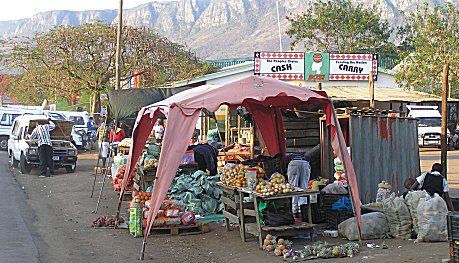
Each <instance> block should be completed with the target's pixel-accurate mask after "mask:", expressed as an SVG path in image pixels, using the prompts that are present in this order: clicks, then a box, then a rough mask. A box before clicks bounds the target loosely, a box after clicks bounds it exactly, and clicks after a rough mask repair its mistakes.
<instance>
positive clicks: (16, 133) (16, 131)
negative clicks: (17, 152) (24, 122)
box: [12, 122, 19, 136]
mask: <svg viewBox="0 0 459 263" xmlns="http://www.w3.org/2000/svg"><path fill="white" fill-rule="evenodd" d="M18 131H19V122H15V123H14V127H13V132H12V134H13V135H16V136H17V135H18Z"/></svg>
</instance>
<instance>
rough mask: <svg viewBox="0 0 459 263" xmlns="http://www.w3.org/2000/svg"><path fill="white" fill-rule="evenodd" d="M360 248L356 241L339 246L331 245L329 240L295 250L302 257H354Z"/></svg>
mask: <svg viewBox="0 0 459 263" xmlns="http://www.w3.org/2000/svg"><path fill="white" fill-rule="evenodd" d="M359 248H360V246H359V244H357V243H354V242H350V243H347V244H344V245H339V246H331V245H329V244H328V243H327V242H318V243H315V244H313V245H307V246H305V247H304V248H303V249H301V250H297V251H295V255H297V257H300V258H308V259H313V258H341V257H353V256H354V255H355V254H357V253H359Z"/></svg>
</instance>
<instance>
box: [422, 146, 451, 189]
mask: <svg viewBox="0 0 459 263" xmlns="http://www.w3.org/2000/svg"><path fill="white" fill-rule="evenodd" d="M440 155H441V151H440V150H438V149H429V148H421V151H420V153H419V156H420V160H421V171H424V172H425V171H430V168H431V167H432V164H433V163H435V162H438V163H439V162H440ZM447 156H448V159H447V160H448V185H449V188H450V196H451V197H454V198H459V150H455V151H448V153H447Z"/></svg>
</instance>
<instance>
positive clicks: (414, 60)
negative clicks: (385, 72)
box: [396, 4, 459, 98]
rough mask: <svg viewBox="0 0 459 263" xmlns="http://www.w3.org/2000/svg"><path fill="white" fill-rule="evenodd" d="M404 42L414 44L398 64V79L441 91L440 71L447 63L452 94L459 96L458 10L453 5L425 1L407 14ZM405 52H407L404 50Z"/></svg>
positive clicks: (402, 83) (421, 87)
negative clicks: (430, 3) (407, 25)
mask: <svg viewBox="0 0 459 263" xmlns="http://www.w3.org/2000/svg"><path fill="white" fill-rule="evenodd" d="M408 21H409V27H408V30H407V43H408V44H409V45H411V46H412V47H413V48H414V51H410V52H409V54H407V57H406V58H405V60H404V61H403V62H402V64H401V65H400V68H399V70H398V72H397V74H396V80H397V82H398V83H400V84H401V85H403V86H405V87H409V88H413V89H415V90H418V91H423V92H428V93H432V94H437V95H439V94H441V84H442V71H443V66H444V65H445V64H449V65H450V77H449V81H450V84H451V88H452V89H451V90H452V92H451V94H452V96H453V97H456V98H457V97H458V95H459V93H458V91H457V90H458V88H459V85H458V84H459V83H458V71H459V31H458V29H459V12H458V10H457V9H456V8H455V7H454V6H453V5H452V4H447V5H445V6H443V7H440V6H436V7H431V6H429V5H428V4H425V5H424V6H423V7H421V8H418V9H417V11H416V12H415V13H413V14H411V15H410V16H409V17H408ZM407 53H408V52H407Z"/></svg>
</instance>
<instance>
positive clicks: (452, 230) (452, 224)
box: [447, 212, 459, 263]
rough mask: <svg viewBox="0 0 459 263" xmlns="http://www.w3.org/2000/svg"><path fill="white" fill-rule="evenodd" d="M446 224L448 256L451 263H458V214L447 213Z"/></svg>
mask: <svg viewBox="0 0 459 263" xmlns="http://www.w3.org/2000/svg"><path fill="white" fill-rule="evenodd" d="M447 222H448V241H449V256H450V259H451V262H452V263H459V212H449V213H448V217H447Z"/></svg>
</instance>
